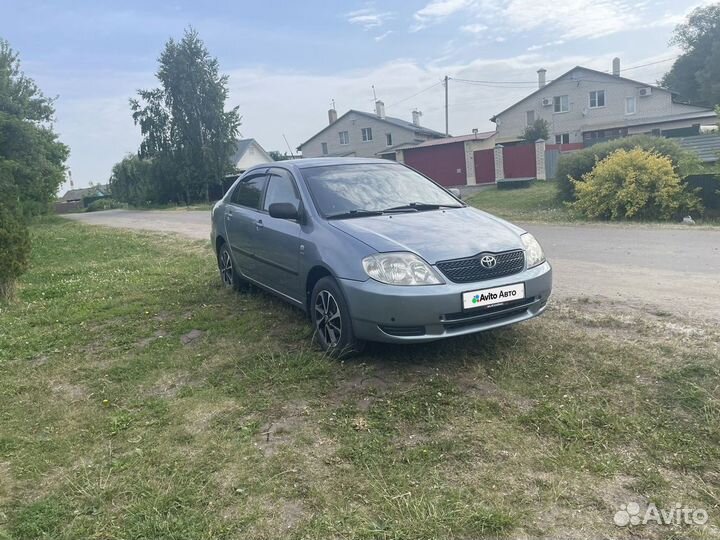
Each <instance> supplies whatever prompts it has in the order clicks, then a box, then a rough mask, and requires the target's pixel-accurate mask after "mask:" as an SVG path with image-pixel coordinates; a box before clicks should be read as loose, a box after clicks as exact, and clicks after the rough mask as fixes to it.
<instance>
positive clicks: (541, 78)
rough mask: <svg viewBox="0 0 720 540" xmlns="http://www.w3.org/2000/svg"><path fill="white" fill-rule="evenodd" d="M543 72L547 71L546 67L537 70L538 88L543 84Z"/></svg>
mask: <svg viewBox="0 0 720 540" xmlns="http://www.w3.org/2000/svg"><path fill="white" fill-rule="evenodd" d="M545 73H547V69H545V68H540V69H538V70H537V74H538V88H542V87H543V86H545Z"/></svg>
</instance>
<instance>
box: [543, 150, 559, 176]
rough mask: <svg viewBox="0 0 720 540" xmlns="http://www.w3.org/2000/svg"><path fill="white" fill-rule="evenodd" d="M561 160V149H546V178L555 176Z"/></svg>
mask: <svg viewBox="0 0 720 540" xmlns="http://www.w3.org/2000/svg"><path fill="white" fill-rule="evenodd" d="M559 160H560V150H545V178H547V179H551V178H555V174H556V173H557V168H558V161H559Z"/></svg>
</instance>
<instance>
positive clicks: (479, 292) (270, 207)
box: [211, 158, 552, 353]
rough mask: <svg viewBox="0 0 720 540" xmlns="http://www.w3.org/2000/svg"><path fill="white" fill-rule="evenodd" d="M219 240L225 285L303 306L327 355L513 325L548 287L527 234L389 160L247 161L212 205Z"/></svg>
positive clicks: (542, 301)
mask: <svg viewBox="0 0 720 540" xmlns="http://www.w3.org/2000/svg"><path fill="white" fill-rule="evenodd" d="M211 241H212V243H213V246H214V247H215V250H216V253H217V260H218V267H219V270H220V276H221V278H222V281H223V283H224V284H225V286H226V287H228V288H236V289H239V288H241V286H242V285H243V283H252V284H255V285H257V286H258V287H261V288H262V289H265V290H266V291H269V292H270V293H272V294H275V295H277V296H279V297H280V298H282V299H284V300H286V301H287V302H289V303H291V304H293V305H295V306H297V307H299V308H300V309H302V310H304V311H306V312H307V313H308V314H309V316H310V319H311V321H312V324H313V326H314V329H315V336H316V339H317V341H318V343H319V344H320V346H321V347H323V348H324V349H326V350H328V351H330V352H331V353H333V352H334V353H339V352H349V351H350V352H351V351H357V350H359V349H360V348H361V347H362V344H363V343H364V341H366V340H371V341H385V342H394V343H411V342H412V343H418V342H427V341H432V340H437V339H442V338H447V337H452V336H460V335H464V334H470V333H473V332H480V331H483V330H489V329H492V328H498V327H500V326H506V325H509V324H514V323H517V322H520V321H524V320H527V319H530V318H532V317H535V316H537V315H539V314H540V313H542V312H543V311H544V310H545V306H546V304H547V301H548V298H549V296H550V291H551V288H552V269H551V267H550V264H549V263H548V262H547V260H546V259H545V255H544V254H543V250H542V248H541V247H540V244H539V243H538V242H537V240H536V239H535V238H534V237H533V236H532V235H531V234H530V233H528V232H526V231H524V230H523V229H521V228H520V227H517V226H515V225H512V224H511V223H508V222H507V221H504V220H502V219H500V218H497V217H495V216H492V215H490V214H487V213H485V212H482V211H480V210H478V209H475V208H472V207H469V206H467V205H466V204H464V203H463V202H462V200H461V199H460V198H459V197H458V196H456V195H455V194H454V193H452V192H450V191H448V190H446V189H445V188H443V187H441V186H439V185H438V184H436V183H434V182H433V181H432V180H430V179H428V178H426V177H424V176H422V175H421V174H419V173H417V172H416V171H414V170H412V169H410V168H408V167H406V166H405V165H403V164H400V163H395V162H391V161H387V160H378V159H359V158H318V159H302V160H294V161H284V162H278V163H272V164H268V165H263V166H257V167H253V168H252V169H250V170H248V171H246V172H245V173H244V174H243V175H242V176H241V177H239V178H238V179H237V181H236V182H235V183H234V184H233V186H232V187H231V188H230V189H229V190H228V192H227V194H226V195H225V197H224V198H223V199H222V200H221V201H219V202H218V203H217V204H216V205H215V206H214V208H213V210H212V237H211Z"/></svg>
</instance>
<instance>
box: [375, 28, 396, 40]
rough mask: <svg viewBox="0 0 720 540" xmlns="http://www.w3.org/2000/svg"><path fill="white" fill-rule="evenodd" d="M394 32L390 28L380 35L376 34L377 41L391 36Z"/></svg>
mask: <svg viewBox="0 0 720 540" xmlns="http://www.w3.org/2000/svg"><path fill="white" fill-rule="evenodd" d="M392 33H393V31H392V30H388V31H387V32H383V33H382V34H380V35H379V36H375V41H382V40H383V39H385V38H386V37H388V36H389V35H390V34H392Z"/></svg>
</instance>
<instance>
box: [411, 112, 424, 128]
mask: <svg viewBox="0 0 720 540" xmlns="http://www.w3.org/2000/svg"><path fill="white" fill-rule="evenodd" d="M412 114H413V124H415V125H416V126H418V127H420V117H421V116H422V113H421V112H420V111H418V110H415V111H413V112H412Z"/></svg>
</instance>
